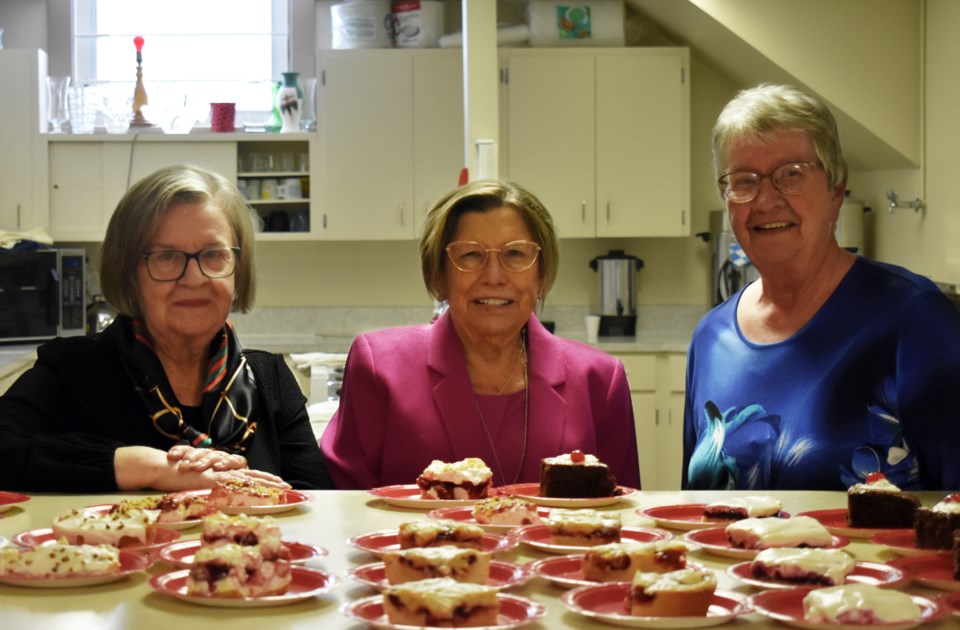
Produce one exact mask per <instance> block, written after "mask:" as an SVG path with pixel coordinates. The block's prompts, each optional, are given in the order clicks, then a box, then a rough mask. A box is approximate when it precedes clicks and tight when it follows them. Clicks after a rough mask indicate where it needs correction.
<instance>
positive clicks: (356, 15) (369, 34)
mask: <svg viewBox="0 0 960 630" xmlns="http://www.w3.org/2000/svg"><path fill="white" fill-rule="evenodd" d="M330 31H331V35H332V40H333V47H334V49H352V48H392V47H393V12H392V10H391V5H390V0H361V1H356V0H355V1H354V2H343V3H340V4H333V5H330Z"/></svg>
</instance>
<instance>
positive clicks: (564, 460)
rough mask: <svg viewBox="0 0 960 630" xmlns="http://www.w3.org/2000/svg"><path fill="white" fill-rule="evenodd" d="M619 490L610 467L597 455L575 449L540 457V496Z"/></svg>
mask: <svg viewBox="0 0 960 630" xmlns="http://www.w3.org/2000/svg"><path fill="white" fill-rule="evenodd" d="M619 494H620V490H619V488H618V487H617V479H616V477H614V475H613V473H612V472H611V471H610V467H609V466H607V465H606V464H604V463H603V462H601V461H600V460H599V459H597V457H596V456H595V455H590V454H588V453H584V452H583V451H579V450H576V451H572V452H570V453H565V454H563V455H557V456H556V457H547V458H544V459H541V460H540V496H541V497H555V498H567V499H571V498H573V499H578V498H587V499H589V498H596V497H612V496H617V495H619Z"/></svg>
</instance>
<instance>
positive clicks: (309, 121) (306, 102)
mask: <svg viewBox="0 0 960 630" xmlns="http://www.w3.org/2000/svg"><path fill="white" fill-rule="evenodd" d="M300 85H301V87H300V89H301V90H302V91H303V103H301V107H302V108H303V109H302V112H301V114H300V129H301V130H303V131H316V130H317V80H316V79H312V78H311V79H300Z"/></svg>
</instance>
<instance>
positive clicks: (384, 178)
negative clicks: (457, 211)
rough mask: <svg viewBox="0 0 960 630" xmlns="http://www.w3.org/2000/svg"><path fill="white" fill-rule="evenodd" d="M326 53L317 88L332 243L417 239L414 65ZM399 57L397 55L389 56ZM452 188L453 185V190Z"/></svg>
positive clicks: (406, 60)
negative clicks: (414, 174) (414, 193)
mask: <svg viewBox="0 0 960 630" xmlns="http://www.w3.org/2000/svg"><path fill="white" fill-rule="evenodd" d="M343 52H344V53H348V54H338V52H336V51H334V52H328V53H324V54H323V55H322V56H321V57H320V59H319V65H320V67H319V69H320V71H321V73H322V76H323V77H324V81H323V83H322V85H318V86H317V92H318V94H317V100H318V103H319V107H320V111H319V112H318V130H319V142H320V143H321V145H322V150H321V160H322V165H321V169H322V172H323V175H324V176H323V180H322V182H321V188H322V191H320V194H319V195H316V194H315V195H314V197H315V198H317V197H319V198H320V199H321V200H322V204H321V212H322V214H323V217H324V224H325V237H326V238H333V239H342V240H391V239H396V240H400V239H412V238H413V237H414V234H415V232H416V227H415V225H414V219H413V214H412V212H413V203H414V202H413V157H412V156H413V62H412V59H411V57H410V56H408V55H398V56H393V55H385V54H378V51H369V52H368V51H353V50H351V51H343ZM387 52H390V53H392V52H395V51H387ZM451 187H452V186H451Z"/></svg>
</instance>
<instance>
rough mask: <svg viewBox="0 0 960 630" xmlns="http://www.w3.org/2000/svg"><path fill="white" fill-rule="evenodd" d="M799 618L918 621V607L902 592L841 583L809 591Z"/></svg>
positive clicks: (836, 621)
mask: <svg viewBox="0 0 960 630" xmlns="http://www.w3.org/2000/svg"><path fill="white" fill-rule="evenodd" d="M803 617H804V619H806V620H807V621H811V622H814V623H823V622H829V623H864V624H871V623H894V622H900V621H920V619H921V618H922V612H921V610H920V607H919V606H917V604H915V603H914V601H913V599H911V597H910V596H909V595H907V594H906V593H900V592H897V591H894V590H893V589H881V588H878V587H876V586H873V585H870V584H844V585H842V586H831V587H829V588H819V589H816V590H813V591H810V593H808V594H807V595H806V596H805V597H804V598H803Z"/></svg>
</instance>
